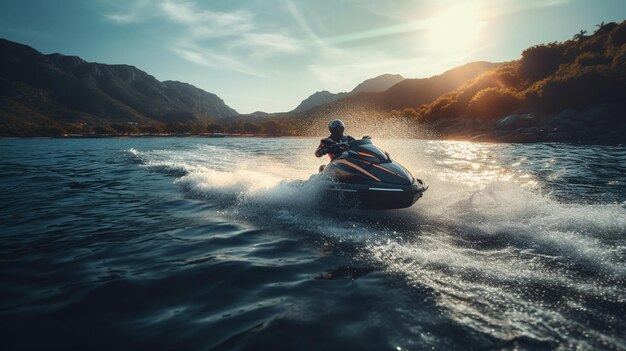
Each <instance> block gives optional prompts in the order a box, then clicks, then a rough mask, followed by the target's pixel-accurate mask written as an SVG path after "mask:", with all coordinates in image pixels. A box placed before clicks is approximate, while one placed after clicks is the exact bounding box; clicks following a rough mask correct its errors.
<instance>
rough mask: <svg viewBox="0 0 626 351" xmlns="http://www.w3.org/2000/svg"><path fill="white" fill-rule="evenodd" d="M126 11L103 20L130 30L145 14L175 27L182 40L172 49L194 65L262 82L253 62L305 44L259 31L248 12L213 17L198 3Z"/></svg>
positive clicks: (140, 0) (131, 6)
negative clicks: (240, 74) (230, 72)
mask: <svg viewBox="0 0 626 351" xmlns="http://www.w3.org/2000/svg"><path fill="white" fill-rule="evenodd" d="M126 6H127V8H126V11H117V12H114V13H109V14H106V15H104V16H105V18H107V19H108V20H110V21H112V22H115V23H116V24H118V25H131V24H134V23H137V22H141V21H144V20H146V18H142V17H141V16H140V15H139V14H145V15H146V16H152V17H154V16H156V17H157V18H160V19H162V20H165V22H164V23H167V24H170V25H175V26H177V27H178V31H179V33H180V34H178V35H177V37H178V38H177V39H176V40H175V44H173V45H170V46H169V47H168V49H169V50H171V51H172V52H174V53H175V54H176V55H178V56H179V57H181V58H182V59H184V60H186V61H188V62H191V63H194V64H196V65H200V66H204V67H211V68H218V69H224V70H231V71H235V72H238V73H242V74H248V75H252V76H257V77H261V76H265V75H263V74H261V73H260V72H259V71H258V70H256V69H254V68H253V66H252V65H251V63H252V62H254V61H260V60H264V59H268V58H270V57H273V56H276V55H284V54H295V53H299V52H301V51H303V45H302V43H301V42H300V41H299V40H297V39H295V38H294V37H292V36H290V35H289V34H288V33H287V32H285V31H284V30H283V31H281V32H271V31H264V30H261V29H259V26H258V24H257V23H256V22H255V20H256V19H255V17H254V15H253V14H252V13H250V12H249V11H247V10H245V9H238V10H234V11H215V10H207V9H204V8H201V7H200V6H198V3H196V2H194V1H172V0H166V1H164V2H156V1H154V0H135V1H134V2H133V1H131V2H129V3H127V4H126ZM175 36H176V35H175ZM255 63H258V62H255Z"/></svg>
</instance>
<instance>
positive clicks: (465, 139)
mask: <svg viewBox="0 0 626 351" xmlns="http://www.w3.org/2000/svg"><path fill="white" fill-rule="evenodd" d="M318 137H319V136H318ZM150 138H198V139H200V138H205V139H218V138H227V139H255V138H256V139H309V138H316V137H315V136H304V135H265V134H259V135H254V134H223V135H160V134H158V135H98V136H95V135H68V136H0V139H150ZM383 139H388V138H383ZM401 139H410V140H424V141H449V142H469V143H478V144H569V145H589V146H591V145H596V146H624V145H626V144H623V143H601V142H588V141H582V140H576V141H573V140H570V141H567V140H562V141H561V140H560V141H554V140H550V141H541V140H535V141H504V140H493V139H490V138H484V139H483V138H477V137H476V136H474V137H461V138H459V137H451V138H401Z"/></svg>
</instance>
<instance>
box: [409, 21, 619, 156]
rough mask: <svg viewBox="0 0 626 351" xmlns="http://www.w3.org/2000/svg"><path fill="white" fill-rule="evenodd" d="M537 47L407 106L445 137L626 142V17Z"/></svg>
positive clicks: (416, 118) (417, 117) (425, 123)
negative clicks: (425, 101) (424, 101)
mask: <svg viewBox="0 0 626 351" xmlns="http://www.w3.org/2000/svg"><path fill="white" fill-rule="evenodd" d="M598 27H599V28H598V30H596V31H595V32H594V33H593V34H592V35H589V36H585V35H581V34H578V35H576V36H574V39H573V40H567V41H565V42H561V43H557V42H554V43H549V44H541V45H535V46H532V47H530V48H528V49H526V50H524V51H523V52H522V55H521V58H520V59H519V60H515V61H511V62H507V63H505V64H502V65H501V66H498V67H497V68H495V69H493V70H490V71H488V72H485V73H484V74H481V75H480V76H478V77H476V78H474V79H472V80H469V81H467V82H466V83H465V84H463V85H461V86H460V87H458V88H457V89H455V90H454V91H452V92H450V93H447V94H444V95H442V96H440V97H439V98H437V99H436V100H435V101H433V102H431V103H428V104H424V105H422V106H420V107H419V108H417V109H416V110H414V111H409V112H410V115H411V117H412V119H413V120H414V121H417V122H418V123H419V124H421V125H424V126H428V128H430V129H432V130H434V131H435V132H437V133H438V135H440V136H442V137H447V138H459V139H469V138H471V139H474V140H486V141H507V142H537V141H559V142H582V143H599V144H624V143H626V89H625V87H626V21H623V22H622V23H620V24H618V23H615V22H611V23H607V24H604V22H602V24H600V25H598Z"/></svg>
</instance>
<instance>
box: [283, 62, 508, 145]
mask: <svg viewBox="0 0 626 351" xmlns="http://www.w3.org/2000/svg"><path fill="white" fill-rule="evenodd" d="M498 66H499V64H498V63H491V62H472V63H468V64H465V65H462V66H459V67H456V68H453V69H451V70H448V71H446V72H444V73H442V74H440V75H436V76H433V77H430V78H421V79H403V80H401V81H400V82H398V83H396V84H394V85H393V86H391V87H390V88H388V89H386V90H384V91H382V92H368V91H361V92H358V93H356V94H353V95H345V96H343V97H340V98H339V99H337V100H335V101H332V102H330V103H326V104H322V105H318V106H315V107H313V108H311V109H308V110H306V111H292V112H290V113H287V114H285V115H282V116H281V118H283V119H287V120H292V121H294V122H293V124H297V127H296V129H297V133H301V134H305V135H308V134H317V133H319V126H323V125H325V123H324V122H323V121H324V120H327V119H329V118H337V117H339V118H342V119H344V120H346V121H347V122H349V123H350V124H352V121H355V122H357V123H358V124H359V125H369V123H364V122H365V120H367V119H376V118H382V116H384V115H389V113H390V111H391V110H394V109H405V108H416V107H418V106H420V105H422V104H427V103H431V102H432V101H434V100H435V99H437V98H438V97H439V96H441V95H442V94H445V93H449V92H451V91H453V90H454V89H456V88H458V87H460V86H461V85H462V84H464V83H466V82H467V81H468V80H470V79H473V78H476V77H477V76H479V75H480V74H482V73H484V72H486V71H488V70H490V69H493V68H495V67H498ZM384 76H385V75H383V76H380V77H384ZM387 76H389V75H387ZM396 77H398V76H396ZM355 90H356V89H355ZM377 116H378V117H377ZM295 121H298V122H297V123H296V122H295ZM316 130H317V132H316ZM363 132H365V131H363Z"/></svg>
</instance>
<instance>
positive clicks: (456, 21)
mask: <svg viewBox="0 0 626 351" xmlns="http://www.w3.org/2000/svg"><path fill="white" fill-rule="evenodd" d="M427 23H428V26H427V30H428V34H427V48H428V49H429V50H432V51H436V52H462V51H467V50H468V49H471V48H473V47H475V46H476V45H477V44H478V43H479V39H480V34H481V31H482V27H484V25H485V23H484V22H483V21H481V19H480V11H479V9H478V7H477V6H476V5H473V4H470V3H463V4H458V5H455V6H454V7H450V8H447V9H445V10H442V11H441V12H439V13H436V14H435V15H434V16H433V17H431V18H430V19H428V20H427Z"/></svg>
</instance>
